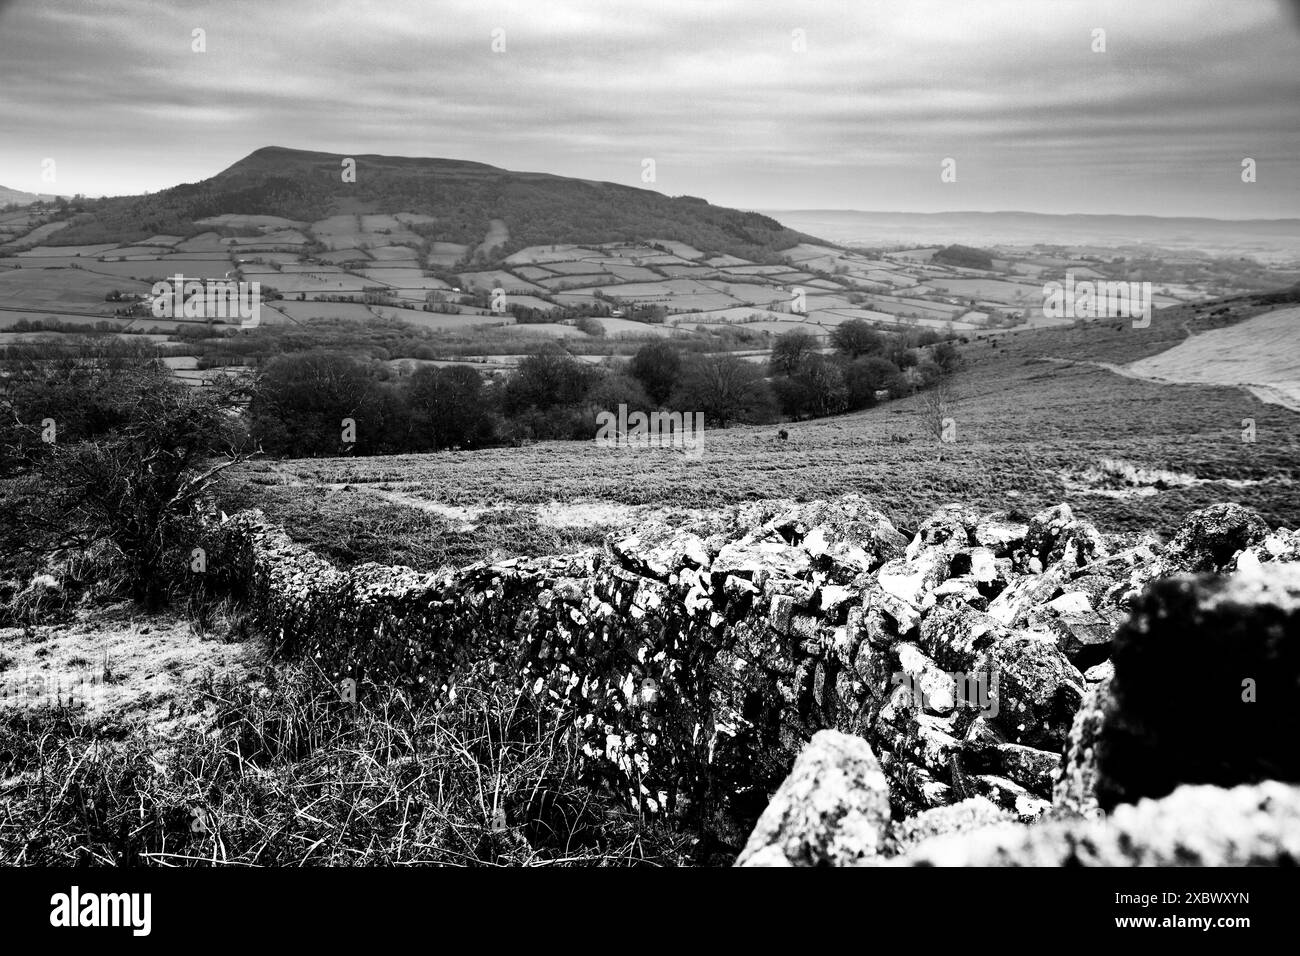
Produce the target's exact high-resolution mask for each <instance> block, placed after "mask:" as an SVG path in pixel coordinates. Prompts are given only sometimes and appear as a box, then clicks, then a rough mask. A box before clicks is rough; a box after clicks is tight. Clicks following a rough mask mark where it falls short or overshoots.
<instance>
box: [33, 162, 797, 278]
mask: <svg viewBox="0 0 1300 956" xmlns="http://www.w3.org/2000/svg"><path fill="white" fill-rule="evenodd" d="M347 157H350V158H352V159H354V160H355V162H356V177H355V179H356V181H355V182H344V181H343V175H342V174H343V172H344V167H343V160H344V159H345V158H347ZM397 212H409V213H416V214H422V215H427V216H433V217H435V221H434V222H433V223H428V224H424V225H422V226H420V227H419V228H418V231H419V232H420V234H421V235H422V236H423V237H424V238H427V239H429V240H431V241H441V242H455V243H463V244H467V245H471V246H474V245H477V244H479V243H481V242H482V241H483V239H484V235H485V234H486V233H487V231H488V228H489V223H491V221H492V220H502V221H503V222H504V223H505V226H506V229H507V230H508V232H509V240H508V241H507V243H506V245H504V246H503V247H500V248H498V249H497V250H496V254H497V256H498V257H499V256H501V255H505V254H509V253H510V252H512V251H515V250H518V249H521V248H524V247H525V246H531V245H546V244H552V243H600V242H618V241H623V240H632V239H646V238H655V239H669V240H676V241H680V242H685V243H688V244H690V245H692V246H694V247H696V248H697V249H700V250H702V251H706V252H719V253H730V254H733V255H738V256H743V257H745V258H749V259H756V260H759V261H776V259H777V252H778V251H779V250H781V249H786V248H789V247H790V246H792V245H795V244H796V243H799V242H802V241H808V240H811V239H812V238H813V237H811V236H804V235H801V234H800V233H797V232H794V231H792V230H790V229H787V228H786V227H785V226H783V225H781V223H779V222H777V221H776V220H774V219H772V218H770V217H768V216H764V215H761V214H759V213H754V212H741V211H739V210H735V209H726V208H723V207H720V206H713V205H710V204H709V203H707V202H705V201H704V200H703V199H696V198H693V197H689V196H678V197H675V198H670V197H668V196H665V195H663V194H662V193H658V192H654V191H652V190H649V189H637V188H634V187H631V186H621V185H617V184H615V183H604V182H592V181H589V180H582V179H569V178H566V177H563V176H553V175H548V174H545V173H522V172H512V171H510V170H507V169H499V168H497V167H495V166H488V165H485V164H483V163H471V162H464V161H461V160H453V159H415V158H407V157H400V156H372V155H361V154H346V153H319V152H309V151H306V150H296V149H285V148H283V147H279V146H268V147H265V148H263V149H259V150H257V151H256V152H254V153H252V154H250V155H249V156H247V157H245V158H244V159H242V160H240V161H239V162H237V163H235V164H234V165H233V166H231V167H229V168H228V169H225V170H223V171H222V172H219V173H217V174H216V175H215V176H213V177H212V178H210V179H205V180H203V181H202V182H198V183H186V184H182V185H180V186H176V187H173V188H171V189H165V190H162V191H161V192H158V193H153V194H150V195H147V196H128V197H120V198H113V199H107V200H102V201H100V202H97V203H91V204H88V205H87V211H86V212H85V213H83V214H82V215H80V216H79V217H78V218H77V219H76V220H74V222H73V223H72V224H71V225H70V226H69V227H68V228H67V229H65V230H62V231H61V232H59V233H58V235H57V238H55V237H51V239H50V240H49V241H53V242H58V243H60V244H64V245H68V244H79V243H94V242H112V241H133V240H138V239H144V238H147V237H149V236H152V235H157V234H160V233H168V234H176V233H181V234H189V233H193V232H195V231H197V229H198V227H196V226H195V224H194V221H195V220H198V219H204V218H207V217H209V216H217V215H221V214H224V213H235V214H249V215H269V216H282V217H285V218H287V219H294V220H299V221H303V222H312V221H315V220H319V219H323V218H325V217H327V216H331V215H339V214H350V213H373V214H391V213H397Z"/></svg>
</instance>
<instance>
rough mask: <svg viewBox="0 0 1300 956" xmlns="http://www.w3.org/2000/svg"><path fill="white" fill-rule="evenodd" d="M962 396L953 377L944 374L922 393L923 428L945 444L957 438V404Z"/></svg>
mask: <svg viewBox="0 0 1300 956" xmlns="http://www.w3.org/2000/svg"><path fill="white" fill-rule="evenodd" d="M959 400H960V396H959V395H958V394H957V389H956V388H955V387H954V386H953V384H952V379H951V378H949V377H947V376H944V377H943V378H940V379H938V380H937V381H936V382H935V383H934V384H933V385H931V386H930V387H929V388H927V389H926V390H925V391H923V392H922V393H921V406H920V412H919V414H920V416H921V425H922V428H924V430H925V431H926V433H927V434H930V435H932V436H934V439H935V441H939V442H943V443H945V444H947V443H950V442H953V441H956V440H957V418H956V414H957V405H958V402H959Z"/></svg>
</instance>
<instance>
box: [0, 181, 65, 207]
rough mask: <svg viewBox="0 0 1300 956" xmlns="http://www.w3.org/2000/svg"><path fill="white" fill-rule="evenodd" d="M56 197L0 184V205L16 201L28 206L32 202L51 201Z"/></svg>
mask: <svg viewBox="0 0 1300 956" xmlns="http://www.w3.org/2000/svg"><path fill="white" fill-rule="evenodd" d="M58 198H59V197H58V196H50V195H46V194H45V193H25V192H23V191H22V190H21V189H10V188H8V187H7V186H0V206H8V205H10V204H11V203H17V204H18V205H19V206H29V205H31V204H32V203H34V202H52V201H54V200H55V199H58Z"/></svg>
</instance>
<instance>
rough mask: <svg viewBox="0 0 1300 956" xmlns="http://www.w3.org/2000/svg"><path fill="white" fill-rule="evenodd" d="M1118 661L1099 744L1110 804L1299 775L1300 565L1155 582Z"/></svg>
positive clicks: (1100, 779)
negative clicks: (1191, 787)
mask: <svg viewBox="0 0 1300 956" xmlns="http://www.w3.org/2000/svg"><path fill="white" fill-rule="evenodd" d="M1112 660H1113V664H1114V677H1113V678H1112V680H1111V683H1110V688H1109V696H1110V700H1109V701H1107V702H1106V706H1105V715H1104V718H1103V720H1102V725H1101V727H1100V729H1099V730H1098V731H1097V733H1096V735H1095V737H1096V739H1095V740H1094V741H1092V742H1091V745H1092V746H1093V748H1094V751H1095V759H1096V775H1095V778H1096V796H1097V800H1098V802H1099V804H1100V806H1101V808H1102V809H1104V810H1110V809H1111V808H1113V807H1115V806H1116V805H1117V804H1120V803H1132V802H1134V801H1136V800H1138V799H1140V798H1142V797H1161V796H1164V795H1165V794H1168V793H1170V792H1171V791H1172V790H1173V789H1174V788H1175V787H1177V786H1179V785H1180V784H1185V783H1212V784H1218V785H1220V786H1234V785H1236V784H1242V783H1255V782H1258V781H1262V780H1283V781H1289V782H1300V565H1294V564H1266V565H1261V566H1260V567H1258V568H1256V569H1254V570H1251V571H1240V572H1237V573H1236V574H1234V575H1232V576H1230V577H1227V578H1209V577H1200V578H1193V577H1178V578H1170V579H1167V580H1164V581H1159V582H1157V583H1155V584H1153V585H1152V586H1151V587H1150V588H1149V589H1148V590H1147V591H1146V592H1145V593H1144V594H1143V596H1142V597H1141V598H1140V599H1139V600H1138V602H1137V606H1136V607H1135V608H1134V612H1133V615H1132V617H1131V618H1130V619H1129V621H1128V622H1126V623H1125V624H1124V626H1123V627H1121V628H1120V630H1119V632H1118V634H1117V635H1116V637H1115V646H1114V654H1113V658H1112ZM1067 762H1068V758H1067Z"/></svg>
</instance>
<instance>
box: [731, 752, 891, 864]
mask: <svg viewBox="0 0 1300 956" xmlns="http://www.w3.org/2000/svg"><path fill="white" fill-rule="evenodd" d="M888 826H889V784H888V782H887V781H886V780H885V775H884V773H883V772H882V771H881V769H880V764H879V762H878V761H877V760H876V756H875V754H873V753H872V752H871V746H870V745H869V744H868V743H867V742H866V741H865V740H863V739H862V738H860V737H850V736H849V735H847V734H842V733H839V732H838V731H834V730H823V731H820V732H819V733H817V734H815V735H814V736H813V738H812V740H811V741H810V742H809V743H808V746H807V747H805V748H804V750H803V752H802V753H800V754H799V758H798V759H797V760H796V761H795V764H794V768H793V769H792V770H791V771H790V775H789V776H788V777H787V778H786V779H785V781H784V782H783V783H782V784H781V786H780V788H779V789H778V790H777V792H776V793H775V794H774V795H773V797H772V801H771V802H770V803H769V804H768V806H767V809H766V810H764V811H763V815H762V816H761V817H759V818H758V823H757V824H756V825H755V827H754V832H753V833H752V834H751V835H750V837H749V841H748V842H747V843H746V844H745V848H744V850H742V851H741V853H740V857H739V858H738V859H737V860H736V865H737V866H857V865H861V864H865V863H870V862H873V861H874V860H876V859H877V858H878V857H879V855H880V853H881V850H882V849H883V845H884V839H885V833H886V830H887V828H888Z"/></svg>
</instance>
